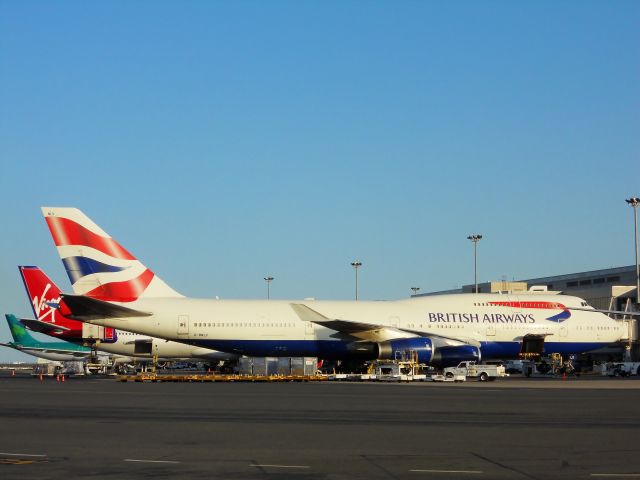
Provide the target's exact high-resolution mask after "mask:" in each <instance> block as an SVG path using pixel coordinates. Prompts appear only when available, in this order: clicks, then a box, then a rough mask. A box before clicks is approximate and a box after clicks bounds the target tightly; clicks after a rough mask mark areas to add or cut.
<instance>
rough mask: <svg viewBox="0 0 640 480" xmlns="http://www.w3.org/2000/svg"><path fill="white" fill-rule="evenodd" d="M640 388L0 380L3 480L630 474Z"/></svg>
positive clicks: (639, 438) (635, 470)
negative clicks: (29, 479) (33, 479)
mask: <svg viewBox="0 0 640 480" xmlns="http://www.w3.org/2000/svg"><path fill="white" fill-rule="evenodd" d="M639 410H640V379H635V378H631V379H608V378H603V379H599V378H598V379H593V380H574V379H571V380H566V381H562V380H534V379H531V380H515V379H508V380H503V381H497V382H490V383H477V382H467V383H465V384H433V383H427V384H358V383H323V384H317V383H274V384H263V383H256V384H251V383H213V384H196V383H179V384H173V383H120V382H117V381H115V380H114V379H109V378H105V379H72V380H69V381H67V382H65V383H58V382H56V381H55V380H51V379H45V381H43V382H40V381H38V380H35V379H32V378H26V377H15V378H7V377H2V378H0V478H2V479H3V480H4V479H7V480H8V479H14V478H15V479H28V478H38V479H49V478H52V479H53V478H55V479H62V478H73V479H81V478H92V479H100V478H118V479H120V478H225V479H244V478H247V479H271V478H273V479H293V478H296V479H297V478H301V479H320V478H322V479H332V480H337V479H346V478H358V479H412V480H414V479H458V478H470V479H493V478H495V479H554V478H590V479H594V478H634V476H635V477H636V478H640V455H639V453H640V448H639V444H640V413H639Z"/></svg>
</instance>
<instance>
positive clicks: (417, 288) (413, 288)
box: [411, 287, 420, 295]
mask: <svg viewBox="0 0 640 480" xmlns="http://www.w3.org/2000/svg"><path fill="white" fill-rule="evenodd" d="M411 291H412V292H413V294H414V295H417V294H418V292H419V291H420V287H411Z"/></svg>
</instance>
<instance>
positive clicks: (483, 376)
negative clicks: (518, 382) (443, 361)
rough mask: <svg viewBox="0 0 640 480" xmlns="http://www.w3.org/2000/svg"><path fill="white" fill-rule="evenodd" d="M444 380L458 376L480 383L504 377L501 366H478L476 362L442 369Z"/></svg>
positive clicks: (503, 370) (503, 369) (504, 373)
mask: <svg viewBox="0 0 640 480" xmlns="http://www.w3.org/2000/svg"><path fill="white" fill-rule="evenodd" d="M444 376H445V377H446V378H455V377H458V376H465V377H472V378H477V379H478V380H479V381H481V382H486V381H489V380H495V379H496V378H498V377H504V376H506V371H505V368H504V366H503V365H478V364H476V362H472V361H469V362H460V363H459V364H458V366H457V367H447V368H445V369H444Z"/></svg>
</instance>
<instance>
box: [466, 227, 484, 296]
mask: <svg viewBox="0 0 640 480" xmlns="http://www.w3.org/2000/svg"><path fill="white" fill-rule="evenodd" d="M467 240H471V241H472V242H473V282H474V283H475V289H474V291H473V292H474V293H478V242H479V241H480V240H482V235H480V234H477V233H476V234H473V235H469V236H468V237H467Z"/></svg>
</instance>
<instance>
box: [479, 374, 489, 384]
mask: <svg viewBox="0 0 640 480" xmlns="http://www.w3.org/2000/svg"><path fill="white" fill-rule="evenodd" d="M478 380H480V381H481V382H486V381H487V380H489V374H488V373H487V372H482V373H481V374H480V377H479V378H478Z"/></svg>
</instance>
